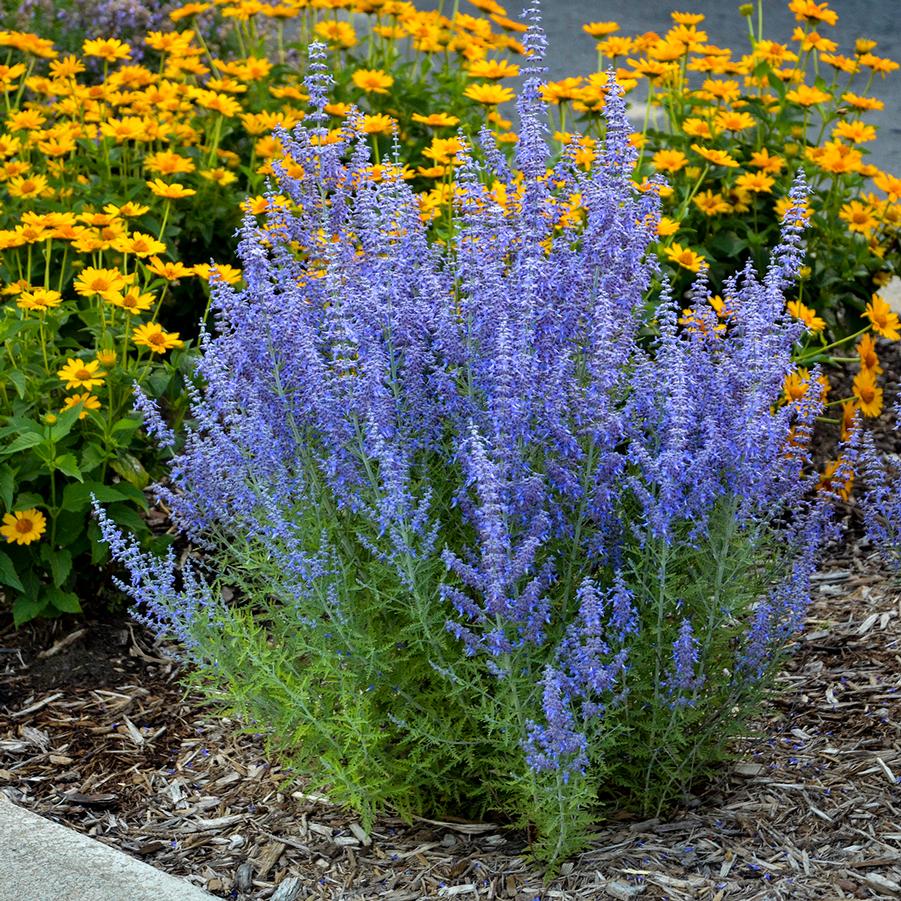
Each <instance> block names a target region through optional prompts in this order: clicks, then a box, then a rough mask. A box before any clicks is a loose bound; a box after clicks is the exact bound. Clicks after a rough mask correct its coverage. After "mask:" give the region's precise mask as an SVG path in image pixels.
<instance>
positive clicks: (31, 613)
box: [13, 594, 49, 629]
mask: <svg viewBox="0 0 901 901" xmlns="http://www.w3.org/2000/svg"><path fill="white" fill-rule="evenodd" d="M48 603H49V600H48V598H46V597H41V598H33V597H28V596H27V595H24V594H20V595H19V597H17V598H16V599H15V601H13V623H14V624H15V626H16V628H17V629H18V628H19V626H21V625H22V624H23V623H27V622H30V621H31V620H33V619H36V618H37V617H39V616H40V615H41V614H42V613H43V612H44V609H45V608H46V607H47V604H48Z"/></svg>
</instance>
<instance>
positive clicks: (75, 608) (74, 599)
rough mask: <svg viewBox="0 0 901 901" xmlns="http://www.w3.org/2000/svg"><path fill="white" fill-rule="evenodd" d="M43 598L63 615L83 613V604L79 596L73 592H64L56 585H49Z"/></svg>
mask: <svg viewBox="0 0 901 901" xmlns="http://www.w3.org/2000/svg"><path fill="white" fill-rule="evenodd" d="M42 596H43V597H44V598H46V600H47V603H49V604H50V605H52V607H53V608H54V610H58V611H59V612H61V613H81V603H80V602H79V600H78V595H76V594H73V593H72V592H71V591H63V590H62V589H60V588H57V587H56V586H55V585H48V586H47V587H46V588H45V589H44V591H43V592H42Z"/></svg>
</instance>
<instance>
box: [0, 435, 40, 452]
mask: <svg viewBox="0 0 901 901" xmlns="http://www.w3.org/2000/svg"><path fill="white" fill-rule="evenodd" d="M43 440H44V439H43V438H42V437H41V436H40V435H36V434H35V433H34V432H25V433H24V434H22V435H19V437H18V438H16V439H15V440H14V441H13V442H12V444H9V445H7V446H6V447H5V448H4V449H3V450H2V451H0V453H3V454H17V453H19V452H20V451H23V450H28V448H30V447H35V446H36V445H38V444H40V443H41V442H42V441H43Z"/></svg>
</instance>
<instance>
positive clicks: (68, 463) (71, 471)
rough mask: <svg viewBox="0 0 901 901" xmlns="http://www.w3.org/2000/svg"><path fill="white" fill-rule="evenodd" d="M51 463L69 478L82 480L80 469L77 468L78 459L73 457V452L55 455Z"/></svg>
mask: <svg viewBox="0 0 901 901" xmlns="http://www.w3.org/2000/svg"><path fill="white" fill-rule="evenodd" d="M53 465H54V466H55V467H56V468H57V469H58V470H59V471H60V472H61V473H64V474H65V475H67V476H69V477H70V478H73V479H78V481H79V482H83V481H84V478H83V477H82V475H81V470H80V469H79V468H78V461H77V460H76V459H75V454H63V455H62V456H61V457H57V458H56V459H55V460H54V461H53Z"/></svg>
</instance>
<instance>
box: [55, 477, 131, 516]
mask: <svg viewBox="0 0 901 901" xmlns="http://www.w3.org/2000/svg"><path fill="white" fill-rule="evenodd" d="M92 494H93V495H96V497H97V500H98V501H100V502H101V503H102V504H111V503H115V502H116V501H124V500H126V495H125V494H124V493H123V492H121V491H118V490H117V489H116V488H113V487H112V486H110V485H104V484H103V482H82V483H81V484H78V483H75V482H70V483H69V484H68V485H66V487H65V488H64V489H63V505H62V507H63V510H71V511H72V512H75V513H77V512H79V511H81V510H87V508H88V507H90V506H91V495H92ZM141 496H142V497H143V495H141Z"/></svg>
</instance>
